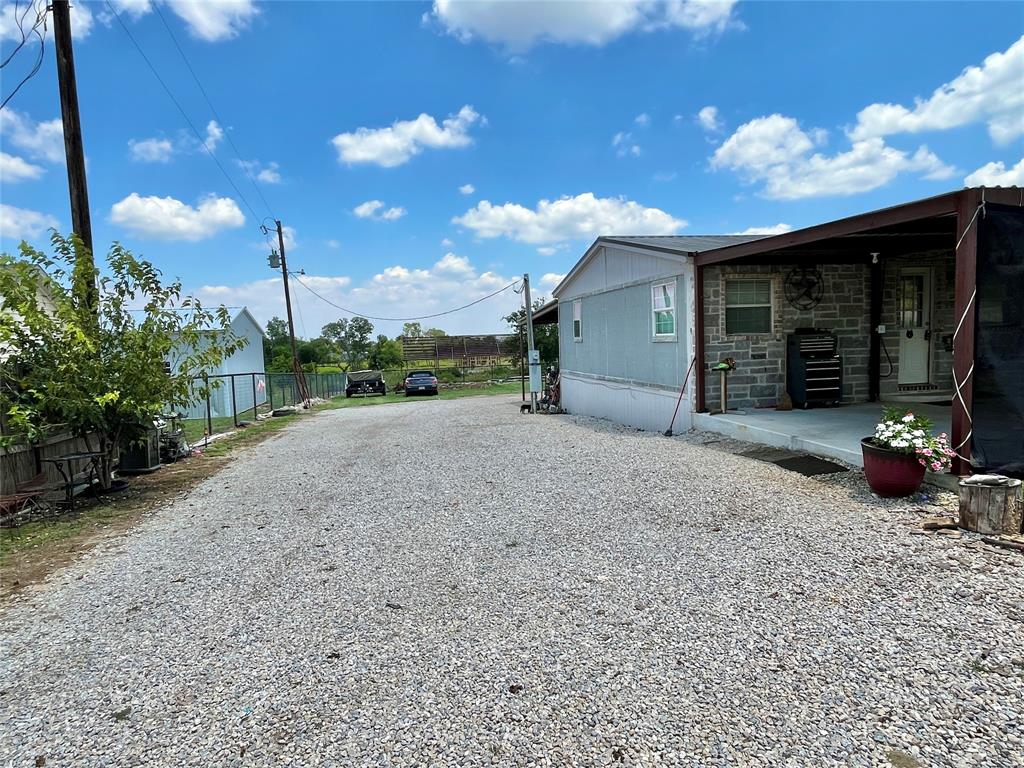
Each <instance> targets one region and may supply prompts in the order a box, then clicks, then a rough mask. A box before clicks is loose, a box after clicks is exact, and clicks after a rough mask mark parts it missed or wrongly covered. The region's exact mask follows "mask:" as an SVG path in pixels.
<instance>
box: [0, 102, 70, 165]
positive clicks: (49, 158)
mask: <svg viewBox="0 0 1024 768" xmlns="http://www.w3.org/2000/svg"><path fill="white" fill-rule="evenodd" d="M0 135H2V136H3V138H4V141H5V142H10V143H11V145H12V146H15V147H17V148H19V149H21V150H23V151H24V152H25V153H26V154H28V156H29V157H31V158H32V159H33V160H45V161H46V162H49V163H63V162H64V126H63V124H62V123H61V120H60V118H59V117H56V118H54V119H53V120H46V121H44V122H39V123H37V122H35V121H34V120H32V118H31V117H29V116H28V115H27V114H23V113H20V112H16V111H14V110H12V109H10V108H6V109H4V110H3V111H2V112H0Z"/></svg>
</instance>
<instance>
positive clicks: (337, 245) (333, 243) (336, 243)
mask: <svg viewBox="0 0 1024 768" xmlns="http://www.w3.org/2000/svg"><path fill="white" fill-rule="evenodd" d="M327 247H328V248H330V249H331V250H337V249H338V248H341V243H340V242H339V241H338V240H335V239H334V238H331V239H330V240H328V241H327Z"/></svg>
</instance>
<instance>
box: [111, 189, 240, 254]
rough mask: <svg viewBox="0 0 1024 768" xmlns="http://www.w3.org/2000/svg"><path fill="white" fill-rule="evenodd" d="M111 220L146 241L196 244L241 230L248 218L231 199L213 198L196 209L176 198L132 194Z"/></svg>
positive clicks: (117, 205)
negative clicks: (196, 242) (172, 241)
mask: <svg viewBox="0 0 1024 768" xmlns="http://www.w3.org/2000/svg"><path fill="white" fill-rule="evenodd" d="M110 220H111V221H112V222H113V223H114V224H119V225H121V226H122V227H124V228H126V229H128V230H130V231H131V232H133V233H134V234H136V235H140V236H143V237H151V238H154V239H157V240H187V241H190V242H194V241H196V240H204V239H206V238H208V237H213V236H214V235H216V234H218V233H219V232H222V231H224V230H226V229H234V228H236V227H240V226H242V224H244V223H245V216H243V215H242V212H241V210H239V208H238V205H237V204H236V203H235V201H234V200H232V199H231V198H229V197H216V196H214V195H210V196H207V197H204V198H202V199H201V200H200V201H199V205H198V206H195V207H193V206H191V205H188V204H186V203H183V202H181V201H180V200H175V199H174V198H173V197H156V196H155V195H154V196H150V197H141V196H140V195H139V194H138V193H137V192H132V193H131V194H130V195H128V197H126V198H124V199H123V200H120V201H118V202H116V203H114V205H113V207H111V209H110Z"/></svg>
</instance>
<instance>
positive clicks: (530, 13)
mask: <svg viewBox="0 0 1024 768" xmlns="http://www.w3.org/2000/svg"><path fill="white" fill-rule="evenodd" d="M733 5H734V2H733V0H667V1H661V0H617V1H616V2H607V1H606V0H576V2H560V3H548V2H538V1H537V0H527V1H526V2H505V1H504V0H435V1H434V7H433V10H432V12H431V14H430V15H429V16H428V17H425V18H429V19H432V20H433V21H435V22H437V23H438V24H439V25H440V26H441V27H442V28H443V29H444V30H445V31H447V32H448V33H449V34H451V35H452V36H454V37H456V38H457V39H459V40H461V41H462V42H469V41H471V40H474V39H477V38H479V39H481V40H484V41H485V42H488V43H494V44H497V45H500V46H503V47H505V48H507V49H509V50H510V51H525V50H526V49H528V48H530V47H531V46H533V45H535V44H537V43H565V44H579V45H595V46H600V45H604V44H605V43H608V42H610V41H612V40H615V39H616V38H619V37H622V36H623V35H626V34H629V33H631V32H650V31H653V30H656V29H664V28H671V27H680V28H683V29H689V30H692V31H694V32H696V33H697V34H707V33H709V32H715V31H722V30H724V29H725V28H726V27H727V26H729V24H730V23H731V22H732V9H733Z"/></svg>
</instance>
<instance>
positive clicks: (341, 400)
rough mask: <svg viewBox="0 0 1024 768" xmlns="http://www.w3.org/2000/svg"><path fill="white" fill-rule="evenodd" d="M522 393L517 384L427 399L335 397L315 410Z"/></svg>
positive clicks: (456, 391) (442, 393)
mask: <svg viewBox="0 0 1024 768" xmlns="http://www.w3.org/2000/svg"><path fill="white" fill-rule="evenodd" d="M521 393H522V385H521V384H520V383H519V382H515V383H510V384H492V385H490V386H487V387H466V388H464V389H463V388H458V389H442V390H441V391H440V392H439V393H438V394H437V395H436V396H432V397H427V396H424V395H417V396H415V397H406V396H405V394H404V393H403V394H396V393H394V392H389V393H388V394H387V395H385V396H383V397H381V396H380V395H370V396H369V397H362V396H356V397H349V398H346V397H345V396H341V397H336V398H334V399H333V400H331V401H330V402H328V403H324V404H323V405H320V406H317V410H333V409H335V408H363V407H365V406H370V405H386V404H388V403H404V402H410V401H413V400H436V399H440V400H457V399H459V398H463V397H479V396H481V395H518V394H521Z"/></svg>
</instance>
